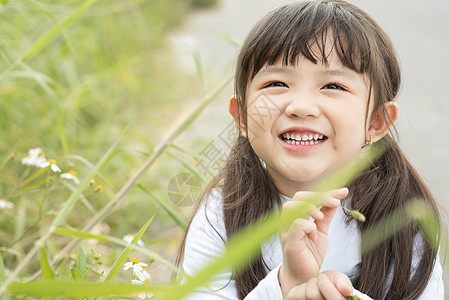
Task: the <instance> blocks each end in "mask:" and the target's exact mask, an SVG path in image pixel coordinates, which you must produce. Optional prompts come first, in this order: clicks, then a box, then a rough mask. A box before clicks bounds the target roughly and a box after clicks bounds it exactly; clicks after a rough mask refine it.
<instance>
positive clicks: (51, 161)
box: [48, 159, 56, 165]
mask: <svg viewBox="0 0 449 300" xmlns="http://www.w3.org/2000/svg"><path fill="white" fill-rule="evenodd" d="M48 162H49V163H50V164H52V165H54V164H56V160H54V159H49V160H48Z"/></svg>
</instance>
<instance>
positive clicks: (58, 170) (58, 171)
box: [48, 159, 61, 173]
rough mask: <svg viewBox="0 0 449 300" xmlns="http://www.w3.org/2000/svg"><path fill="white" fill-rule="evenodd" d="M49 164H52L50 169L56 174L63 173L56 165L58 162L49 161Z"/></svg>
mask: <svg viewBox="0 0 449 300" xmlns="http://www.w3.org/2000/svg"><path fill="white" fill-rule="evenodd" d="M48 163H49V164H50V169H51V170H52V171H53V172H55V173H61V169H60V168H59V167H58V165H56V160H54V159H49V160H48Z"/></svg>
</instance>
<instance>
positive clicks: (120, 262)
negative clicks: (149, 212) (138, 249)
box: [104, 212, 157, 282]
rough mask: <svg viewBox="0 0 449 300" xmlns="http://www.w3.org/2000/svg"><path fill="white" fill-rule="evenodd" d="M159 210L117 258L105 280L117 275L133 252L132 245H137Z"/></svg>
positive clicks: (107, 280)
mask: <svg viewBox="0 0 449 300" xmlns="http://www.w3.org/2000/svg"><path fill="white" fill-rule="evenodd" d="M156 214H157V212H156V213H154V215H153V216H152V217H151V218H150V219H149V220H148V221H147V222H146V223H145V225H143V227H142V228H140V230H139V232H137V234H136V236H135V237H134V239H133V240H132V241H131V244H130V245H128V246H127V247H126V248H125V249H124V250H123V252H122V253H121V254H120V256H119V257H118V258H117V260H116V261H115V262H114V265H113V266H112V268H111V270H110V271H109V273H108V275H107V276H106V278H105V279H104V282H111V281H112V280H113V279H114V278H115V276H116V275H117V274H118V272H119V271H120V269H121V268H122V266H123V264H124V263H125V261H126V259H127V258H128V256H129V254H130V253H131V250H132V246H131V245H136V244H137V241H139V240H140V238H141V237H142V235H143V234H144V232H145V231H146V230H147V228H148V226H150V224H151V222H152V221H153V219H154V217H155V216H156Z"/></svg>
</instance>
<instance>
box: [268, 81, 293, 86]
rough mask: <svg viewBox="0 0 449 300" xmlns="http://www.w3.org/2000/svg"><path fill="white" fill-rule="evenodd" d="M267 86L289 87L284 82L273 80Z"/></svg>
mask: <svg viewBox="0 0 449 300" xmlns="http://www.w3.org/2000/svg"><path fill="white" fill-rule="evenodd" d="M266 87H288V86H287V85H286V84H285V83H283V82H280V81H273V82H270V83H269V84H267V85H266Z"/></svg>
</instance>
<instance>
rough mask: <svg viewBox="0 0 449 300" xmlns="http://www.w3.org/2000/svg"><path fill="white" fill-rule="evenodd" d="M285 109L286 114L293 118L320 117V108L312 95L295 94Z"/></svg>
mask: <svg viewBox="0 0 449 300" xmlns="http://www.w3.org/2000/svg"><path fill="white" fill-rule="evenodd" d="M292 96H293V97H292V98H291V100H290V101H289V102H288V103H287V106H286V107H285V114H286V115H287V116H289V117H293V118H295V117H296V118H301V119H305V118H308V117H314V118H316V117H318V116H319V115H320V108H319V106H318V103H317V102H316V100H315V99H314V97H313V95H311V94H310V93H305V92H301V93H295V95H292Z"/></svg>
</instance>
